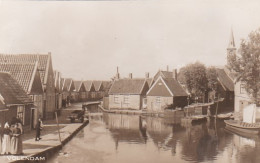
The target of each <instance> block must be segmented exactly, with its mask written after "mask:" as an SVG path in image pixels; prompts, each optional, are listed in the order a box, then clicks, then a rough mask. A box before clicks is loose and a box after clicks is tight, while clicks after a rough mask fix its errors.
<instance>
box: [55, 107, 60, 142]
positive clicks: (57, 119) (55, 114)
mask: <svg viewBox="0 0 260 163" xmlns="http://www.w3.org/2000/svg"><path fill="white" fill-rule="evenodd" d="M55 116H56V123H57V127H58V132H59V139H60V142H61V137H60V126H59V121H58V116H57V111H56V112H55Z"/></svg>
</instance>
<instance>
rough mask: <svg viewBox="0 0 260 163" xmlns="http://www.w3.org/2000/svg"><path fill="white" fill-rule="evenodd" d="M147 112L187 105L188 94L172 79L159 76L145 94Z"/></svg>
mask: <svg viewBox="0 0 260 163" xmlns="http://www.w3.org/2000/svg"><path fill="white" fill-rule="evenodd" d="M146 97H147V110H151V111H163V110H164V109H165V108H167V107H169V108H171V109H175V108H177V107H180V108H183V107H184V106H186V105H187V103H188V102H187V97H188V94H187V93H186V92H185V90H184V89H183V88H182V86H181V85H180V83H179V82H178V81H177V80H176V79H174V78H163V77H162V76H159V77H158V78H157V80H156V81H155V82H154V84H153V85H152V87H151V88H150V89H149V91H148V92H147V94H146Z"/></svg>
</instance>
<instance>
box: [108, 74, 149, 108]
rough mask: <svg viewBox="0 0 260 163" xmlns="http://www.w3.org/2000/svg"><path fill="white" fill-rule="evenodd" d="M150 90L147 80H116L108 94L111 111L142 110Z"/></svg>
mask: <svg viewBox="0 0 260 163" xmlns="http://www.w3.org/2000/svg"><path fill="white" fill-rule="evenodd" d="M148 89H149V86H148V83H147V82H146V80H145V79H118V80H115V81H114V83H113V84H112V86H111V88H110V90H109V93H108V94H109V109H134V110H140V109H142V107H143V99H144V98H145V95H146V92H147V91H148Z"/></svg>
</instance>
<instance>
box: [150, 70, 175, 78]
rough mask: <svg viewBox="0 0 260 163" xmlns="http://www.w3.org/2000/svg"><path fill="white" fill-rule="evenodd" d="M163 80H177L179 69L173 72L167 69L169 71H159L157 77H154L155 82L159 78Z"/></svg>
mask: <svg viewBox="0 0 260 163" xmlns="http://www.w3.org/2000/svg"><path fill="white" fill-rule="evenodd" d="M160 76H161V77H162V78H164V79H165V78H177V69H173V71H172V72H171V71H169V69H168V68H167V71H163V70H159V71H158V72H157V73H156V74H155V75H154V78H153V79H154V81H156V80H157V79H158V78H159V77H160Z"/></svg>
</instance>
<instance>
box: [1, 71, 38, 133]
mask: <svg viewBox="0 0 260 163" xmlns="http://www.w3.org/2000/svg"><path fill="white" fill-rule="evenodd" d="M0 85H1V87H0V108H1V109H0V122H1V124H2V126H3V125H4V123H5V122H10V121H11V120H12V118H13V117H17V118H19V119H20V120H21V122H22V124H23V125H24V129H25V130H26V129H31V128H33V124H34V122H33V120H34V109H32V107H33V100H32V99H31V98H30V96H29V95H27V93H26V92H25V91H24V89H23V88H22V86H21V85H20V84H19V83H18V82H17V81H16V80H15V79H14V78H13V77H12V75H11V74H10V73H7V72H0Z"/></svg>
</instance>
